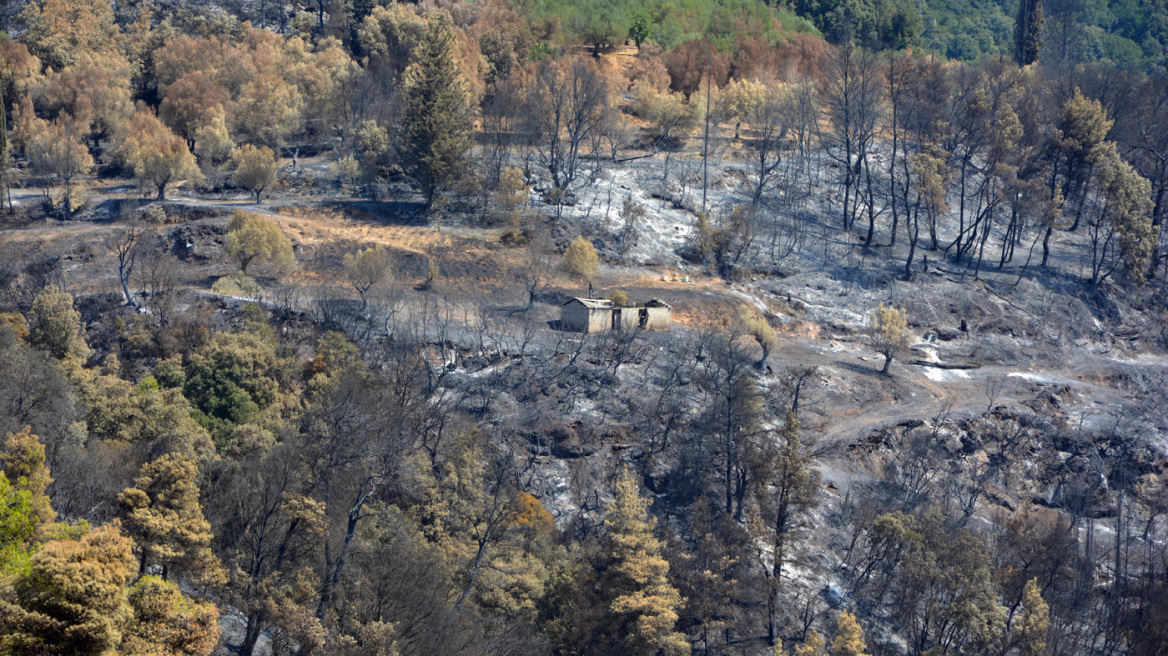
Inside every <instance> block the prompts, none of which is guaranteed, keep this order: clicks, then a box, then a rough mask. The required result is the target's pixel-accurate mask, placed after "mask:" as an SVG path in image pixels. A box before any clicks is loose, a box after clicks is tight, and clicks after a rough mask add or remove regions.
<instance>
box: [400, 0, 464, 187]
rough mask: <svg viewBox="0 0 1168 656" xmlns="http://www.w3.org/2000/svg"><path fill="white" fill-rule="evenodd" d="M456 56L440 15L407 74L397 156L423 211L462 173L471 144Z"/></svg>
mask: <svg viewBox="0 0 1168 656" xmlns="http://www.w3.org/2000/svg"><path fill="white" fill-rule="evenodd" d="M455 56H456V54H455V51H454V34H453V32H452V30H451V27H450V19H449V18H447V17H446V16H445V15H444V14H439V15H438V16H437V17H435V18H434V19H432V20H431V22H430V24H429V26H428V29H427V32H426V38H425V40H424V41H422V43H420V44H419V45H418V48H417V50H416V51H415V52H414V62H413V63H412V64H410V67H409V69H407V71H406V85H405V89H406V90H405V108H404V110H403V113H402V120H401V141H400V144H399V146H398V151H399V153H398V154H399V155H400V156H401V160H402V167H403V168H404V169H405V172H406V175H407V176H409V178H410V179H411V180H412V181H413V183H414V186H415V187H417V189H418V190H419V191H421V192H422V194H423V195H424V196H425V198H426V209H427V210H429V209H430V208H431V207H432V206H433V205H434V200H435V199H436V198H437V197H438V194H440V193H441V192H442V191H443V190H445V189H446V188H448V187H449V186H450V184H451V183H452V182H454V180H456V179H457V178H458V176H459V175H460V174H461V173H462V169H463V166H464V164H465V159H464V157H465V155H466V151H467V150H468V149H470V146H471V143H472V141H471V123H470V109H469V107H468V104H467V97H466V86H465V85H464V83H463V80H462V78H461V75H460V74H459V70H458V64H457V62H456V60H455Z"/></svg>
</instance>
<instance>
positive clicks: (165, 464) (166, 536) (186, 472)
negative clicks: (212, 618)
mask: <svg viewBox="0 0 1168 656" xmlns="http://www.w3.org/2000/svg"><path fill="white" fill-rule="evenodd" d="M198 473H199V470H198V466H197V465H196V464H195V461H194V460H193V459H191V458H189V457H187V456H184V455H181V454H178V453H168V454H166V455H164V456H162V457H161V458H159V459H158V460H155V461H154V462H151V463H149V464H147V465H146V466H145V467H143V468H142V474H141V475H140V476H138V478H136V479H135V480H134V485H133V487H128V488H126V489H125V491H124V492H122V494H121V495H120V496H119V497H118V501H119V502H120V503H121V505H122V508H123V511H124V513H123V514H124V520H125V526H126V531H127V532H128V533H129V534H130V535H131V537H133V538H134V541H135V542H136V544H137V547H138V548H139V549H140V550H141V555H140V558H139V567H138V573H139V574H145V573H146V567H147V566H148V565H151V564H157V565H161V566H162V576H163V578H166V575H167V572H168V570H169V568H170V567H171V566H178V567H179V568H180V569H182V570H183V571H185V572H187V573H189V574H192V575H194V576H195V577H196V579H197V580H199V581H200V582H213V581H216V580H217V579H218V578H220V577H222V575H223V574H222V570H221V568H220V566H219V561H218V560H217V559H216V558H215V556H214V554H212V553H211V539H212V537H213V536H212V535H211V525H210V524H209V523H208V522H207V520H206V518H205V517H204V516H203V509H202V507H201V506H199V488H198V485H197V484H196V480H195V479H196V477H197V476H198Z"/></svg>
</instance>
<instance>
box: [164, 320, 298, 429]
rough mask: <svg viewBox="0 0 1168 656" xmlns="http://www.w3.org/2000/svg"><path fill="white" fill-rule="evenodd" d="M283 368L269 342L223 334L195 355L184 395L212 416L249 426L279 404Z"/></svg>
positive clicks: (247, 334)
mask: <svg viewBox="0 0 1168 656" xmlns="http://www.w3.org/2000/svg"><path fill="white" fill-rule="evenodd" d="M279 368H280V364H279V361H278V359H277V358H276V350H275V347H274V346H272V344H271V342H269V341H268V340H265V339H263V338H262V337H261V336H259V335H257V334H255V333H252V332H239V333H222V334H219V335H216V336H215V337H213V338H212V339H211V341H210V343H208V344H207V345H206V346H204V347H202V348H200V349H199V350H197V351H195V352H194V353H193V354H191V357H190V362H189V363H188V364H187V367H186V377H185V379H184V381H183V391H184V393H185V394H186V396H187V398H189V399H190V400H191V402H192V403H194V404H195V406H196V407H197V408H198V409H199V410H201V411H203V412H204V413H206V414H207V415H208V416H210V417H212V418H214V419H219V420H223V421H230V422H232V423H236V424H241V423H246V422H248V421H249V420H251V419H252V418H254V417H255V416H256V415H257V414H258V413H259V412H260V410H263V409H264V408H266V407H268V406H269V405H271V404H272V403H273V402H274V401H275V400H276V398H277V395H278V394H279V390H280V383H279V380H278V377H279V376H280V375H281V374H280V371H279Z"/></svg>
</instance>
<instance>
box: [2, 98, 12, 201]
mask: <svg viewBox="0 0 1168 656" xmlns="http://www.w3.org/2000/svg"><path fill="white" fill-rule="evenodd" d="M11 155H12V154H11V152H10V151H9V147H8V110H7V109H6V108H5V106H4V92H3V91H0V208H2V207H4V200H5V199H7V200H8V211H9V212H11V211H12V192H11V191H9V189H10V186H11V185H10V183H11V181H10V180H9V179H8V160H9V159H10V158H11Z"/></svg>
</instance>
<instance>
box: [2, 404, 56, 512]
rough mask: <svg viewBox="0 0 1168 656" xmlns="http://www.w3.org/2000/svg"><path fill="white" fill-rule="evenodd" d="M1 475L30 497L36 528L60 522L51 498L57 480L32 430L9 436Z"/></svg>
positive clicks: (3, 450)
mask: <svg viewBox="0 0 1168 656" xmlns="http://www.w3.org/2000/svg"><path fill="white" fill-rule="evenodd" d="M0 472H3V474H4V475H5V476H7V477H8V480H9V482H11V483H12V485H13V486H14V487H15V488H16V489H19V490H22V491H23V492H25V493H27V502H28V510H29V513H30V514H29V517H30V518H31V520H32V522H33V523H34V525H42V524H49V523H51V522H53V521H55V520H56V519H57V513H56V512H54V511H53V507H52V505H51V504H50V503H49V496H48V494H47V490H48V488H49V484H50V483H52V482H53V479H52V478H51V477H50V476H49V468H48V467H47V466H46V465H45V447H44V445H43V444H41V441H40V439H39V438H37V436H36V435H33V434H32V430H31V429H30V428H29V427H27V426H25V428H24V430H22V431H20V432H19V433H9V434H8V437H7V438H6V439H5V440H4V446H3V449H2V450H0Z"/></svg>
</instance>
